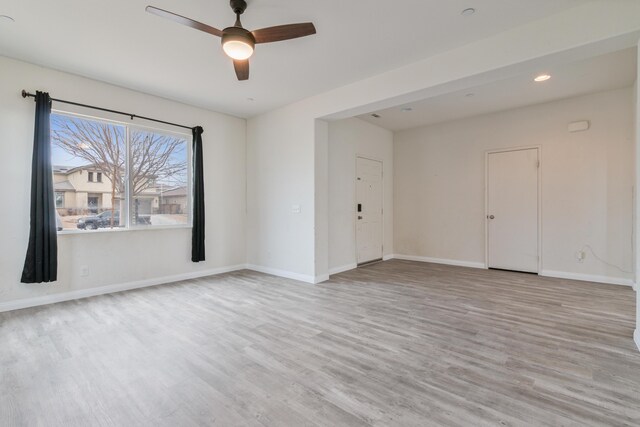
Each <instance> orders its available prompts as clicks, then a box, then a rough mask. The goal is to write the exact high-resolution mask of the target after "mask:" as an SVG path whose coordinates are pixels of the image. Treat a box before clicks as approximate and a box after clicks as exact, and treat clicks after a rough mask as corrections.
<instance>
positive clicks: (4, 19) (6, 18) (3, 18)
mask: <svg viewBox="0 0 640 427" xmlns="http://www.w3.org/2000/svg"><path fill="white" fill-rule="evenodd" d="M0 22H16V20H15V19H13V18H12V17H10V16H9V15H0Z"/></svg>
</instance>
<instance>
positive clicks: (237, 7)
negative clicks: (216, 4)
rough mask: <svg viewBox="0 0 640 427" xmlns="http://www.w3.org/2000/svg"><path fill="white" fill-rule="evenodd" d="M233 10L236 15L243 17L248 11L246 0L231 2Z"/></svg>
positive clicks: (232, 0)
mask: <svg viewBox="0 0 640 427" xmlns="http://www.w3.org/2000/svg"><path fill="white" fill-rule="evenodd" d="M230 4H231V9H233V13H235V14H236V15H242V14H243V13H244V11H245V10H246V9H247V2H246V1H245V0H231V2H230Z"/></svg>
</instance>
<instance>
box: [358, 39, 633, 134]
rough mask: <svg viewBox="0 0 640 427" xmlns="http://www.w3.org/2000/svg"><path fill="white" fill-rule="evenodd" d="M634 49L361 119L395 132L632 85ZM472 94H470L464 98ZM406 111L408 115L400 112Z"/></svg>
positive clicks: (364, 116) (407, 105)
mask: <svg viewBox="0 0 640 427" xmlns="http://www.w3.org/2000/svg"><path fill="white" fill-rule="evenodd" d="M636 57H637V51H636V49H626V50H623V51H618V52H613V53H609V54H606V55H602V56H597V57H595V58H590V59H587V60H584V61H579V62H573V63H569V64H562V65H557V66H554V67H552V68H549V69H544V70H531V72H530V73H527V74H523V75H520V76H518V77H515V78H510V79H506V80H500V81H497V82H494V83H491V84H488V85H484V86H479V87H476V88H473V89H465V90H464V91H459V92H451V93H447V94H445V95H442V96H437V97H433V98H429V99H425V100H422V101H418V102H413V103H410V104H405V105H401V106H398V107H394V108H389V109H386V110H380V111H375V113H376V114H378V115H380V118H374V117H372V116H371V114H370V113H369V114H364V115H361V116H358V117H360V118H361V119H363V120H366V121H368V122H370V123H374V124H376V125H378V126H381V127H384V128H386V129H389V130H393V131H399V130H404V129H411V128H415V127H419V126H427V125H432V124H435V123H440V122H446V121H450V120H455V119H461V118H465V117H472V116H476V115H480V114H487V113H492V112H497V111H503V110H507V109H511V108H518V107H524V106H526V105H533V104H540V103H544V102H550V101H554V100H558V99H563V98H568V97H572V96H579V95H583V94H587V93H593V92H599V91H604V90H609V89H616V88H623V87H628V86H631V85H632V84H633V83H634V81H635V80H636V76H637V72H636V69H637V61H636ZM543 73H544V74H550V75H551V76H552V78H551V79H550V80H548V81H546V82H543V83H535V82H534V81H533V79H534V78H535V77H536V76H537V75H539V74H543ZM468 94H473V96H467V95H468ZM406 107H410V108H412V110H411V111H402V109H403V108H406Z"/></svg>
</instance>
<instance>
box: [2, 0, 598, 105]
mask: <svg viewBox="0 0 640 427" xmlns="http://www.w3.org/2000/svg"><path fill="white" fill-rule="evenodd" d="M587 1H589V0H536V1H531V0H394V1H388V0H349V1H345V0H248V3H249V7H248V10H247V12H245V14H244V16H243V24H244V26H245V27H247V28H249V29H257V28H262V27H266V26H271V25H277V24H285V23H293V22H303V21H312V22H314V23H315V24H316V27H317V29H318V34H317V35H316V36H312V37H307V38H302V39H296V40H291V41H287V42H280V43H274V44H269V45H259V46H258V48H257V50H256V53H255V55H254V56H253V58H252V61H251V79H250V80H249V81H248V82H238V81H237V80H236V78H235V74H234V72H233V67H232V64H231V61H230V60H229V59H228V58H227V57H225V56H224V54H223V53H222V48H221V46H220V42H219V39H217V38H215V37H213V36H210V35H208V34H205V33H202V32H199V31H196V30H193V29H190V28H186V27H182V26H180V25H178V24H175V23H173V22H170V21H167V20H164V19H162V18H159V17H157V16H153V15H150V14H148V13H146V12H145V11H144V8H145V6H146V5H147V4H152V5H154V6H157V7H160V8H164V9H168V10H171V11H173V12H175V13H179V14H182V15H185V16H188V17H191V18H193V19H196V20H200V21H202V22H205V23H207V24H210V25H212V26H214V27H218V28H224V27H225V26H229V25H231V24H232V23H233V22H234V16H233V13H232V11H231V9H230V7H229V2H228V1H227V0H183V1H172V0H110V1H99V0H56V1H42V0H0V15H3V14H6V15H10V16H12V17H13V18H14V19H15V22H14V23H8V22H6V21H0V55H4V56H8V57H11V58H16V59H21V60H24V61H28V62H32V63H36V64H40V65H44V66H48V67H52V68H55V69H59V70H62V71H67V72H72V73H75V74H79V75H83V76H87V77H91V78H95V79H98V80H102V81H106V82H109V83H113V84H117V85H120V86H124V87H127V88H131V89H135V90H139V91H142V92H147V93H151V94H155V95H159V96H162V97H166V98H169V99H174V100H178V101H182V102H185V103H188V104H192V105H196V106H200V107H204V108H207V109H211V110H215V111H221V112H226V113H229V114H232V115H236V116H240V117H250V116H253V115H256V114H259V113H262V112H265V111H268V110H270V109H273V108H276V107H278V106H282V105H286V104H288V103H291V102H293V101H296V100H299V99H303V98H306V97H308V96H311V95H314V94H318V93H321V92H324V91H327V90H330V89H333V88H335V87H339V86H343V85H346V84H348V83H351V82H354V81H357V80H360V79H363V78H365V77H369V76H372V75H376V74H379V73H382V72H384V71H388V70H391V69H394V68H398V67H400V66H403V65H406V64H409V63H412V62H415V61H417V60H420V59H423V58H426V57H429V56H432V55H434V54H436V53H439V52H443V51H446V50H449V49H452V48H454V47H457V46H461V45H464V44H466V43H469V42H471V41H474V40H477V39H479V38H484V37H487V36H489V35H492V34H496V33H499V32H501V31H504V30H507V29H509V28H513V27H516V26H520V25H523V24H525V23H527V22H530V21H533V20H536V19H540V18H543V17H545V16H548V15H551V14H554V13H558V12H560V11H562V10H565V9H568V8H570V7H574V6H578V5H580V4H583V3H585V2H587ZM468 7H475V8H477V10H478V11H477V13H476V14H475V15H473V16H471V17H463V16H461V15H460V12H461V11H462V10H463V9H465V8H468ZM247 98H254V99H255V101H249V100H248V99H247Z"/></svg>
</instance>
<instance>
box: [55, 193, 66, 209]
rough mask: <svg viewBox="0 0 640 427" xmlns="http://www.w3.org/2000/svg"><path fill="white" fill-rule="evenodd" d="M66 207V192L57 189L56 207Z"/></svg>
mask: <svg viewBox="0 0 640 427" xmlns="http://www.w3.org/2000/svg"><path fill="white" fill-rule="evenodd" d="M62 208H64V193H63V192H61V191H56V209H62Z"/></svg>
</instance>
